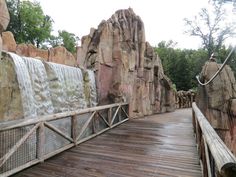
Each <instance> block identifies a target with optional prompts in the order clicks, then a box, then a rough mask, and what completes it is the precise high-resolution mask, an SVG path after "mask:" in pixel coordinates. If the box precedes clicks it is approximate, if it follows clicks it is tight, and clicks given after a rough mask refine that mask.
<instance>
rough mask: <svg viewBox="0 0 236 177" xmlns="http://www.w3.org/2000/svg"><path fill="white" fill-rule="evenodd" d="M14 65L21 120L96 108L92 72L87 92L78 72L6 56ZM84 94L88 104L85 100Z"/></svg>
mask: <svg viewBox="0 0 236 177" xmlns="http://www.w3.org/2000/svg"><path fill="white" fill-rule="evenodd" d="M9 54H10V56H11V58H12V59H13V62H14V68H15V72H16V75H17V80H18V85H19V89H20V93H21V99H22V106H23V111H24V117H25V118H27V117H36V116H38V115H46V114H52V113H58V112H64V111H71V110H78V109H83V108H86V107H91V106H95V105H96V104H97V103H96V99H97V98H96V95H97V94H96V84H95V78H94V73H93V71H89V70H86V71H85V72H86V73H87V75H88V82H87V83H88V85H89V86H88V87H89V89H88V90H87V91H85V90H84V84H85V82H84V78H83V74H82V71H81V69H79V68H75V67H70V66H65V65H61V64H56V63H50V62H43V61H41V60H38V59H34V58H28V57H20V56H18V55H16V54H13V53H9ZM85 92H86V94H87V95H89V100H87V99H85Z"/></svg>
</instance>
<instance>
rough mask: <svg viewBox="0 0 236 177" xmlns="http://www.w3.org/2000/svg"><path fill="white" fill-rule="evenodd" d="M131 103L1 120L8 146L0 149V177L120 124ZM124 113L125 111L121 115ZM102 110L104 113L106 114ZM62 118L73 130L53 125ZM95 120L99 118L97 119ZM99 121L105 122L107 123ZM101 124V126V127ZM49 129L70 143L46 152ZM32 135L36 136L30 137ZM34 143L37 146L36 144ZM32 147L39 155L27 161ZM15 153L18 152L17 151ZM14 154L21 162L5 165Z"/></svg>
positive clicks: (1, 132) (0, 133)
mask: <svg viewBox="0 0 236 177" xmlns="http://www.w3.org/2000/svg"><path fill="white" fill-rule="evenodd" d="M128 106H129V105H128V103H115V104H110V105H105V106H97V107H93V108H87V109H83V110H79V111H70V112H64V113H58V114H53V115H47V116H42V117H37V118H35V119H27V120H19V121H12V122H8V123H1V125H0V135H1V137H3V138H6V140H7V141H5V140H3V141H2V142H1V143H2V144H3V145H2V146H1V148H5V149H0V151H2V152H4V154H1V156H0V177H5V176H9V175H12V174H14V173H16V172H18V171H20V170H23V169H25V168H28V167H30V166H32V165H35V164H36V163H39V162H43V161H44V160H46V159H48V158H50V157H52V156H54V155H56V154H58V153H60V152H62V151H65V150H67V149H69V148H71V147H73V146H76V145H78V144H80V143H82V142H85V141H87V140H89V139H91V138H93V137H95V136H98V135H100V134H101V133H103V132H105V131H107V130H109V129H111V128H113V127H115V126H118V125H119V124H121V123H123V122H125V121H127V120H128V119H129V115H128V109H129V108H128ZM112 108H116V111H112ZM126 108H127V109H126ZM121 112H123V113H124V114H123V116H122V117H121ZM86 113H87V115H86V116H88V118H87V120H86V121H81V122H80V125H79V120H80V118H82V117H84V116H81V115H82V114H86ZM102 113H104V115H103V114H102ZM79 115H80V116H79ZM117 117H118V118H117ZM111 118H112V119H111ZM60 119H66V120H67V122H70V124H69V126H70V127H67V129H68V128H69V129H70V130H71V132H70V133H68V132H66V131H65V132H64V131H62V130H61V129H60V128H58V127H57V126H55V125H54V124H53V122H52V121H54V120H60ZM95 119H96V120H98V121H96V122H95V121H94V120H95ZM99 122H103V124H104V125H103V124H100V123H99ZM95 124H96V125H95ZM29 125H30V126H29ZM90 125H92V131H89V129H90V128H91V127H90ZM99 125H102V126H100V127H99ZM46 130H50V131H51V133H52V132H53V133H54V135H59V137H58V138H57V139H54V140H53V141H58V142H60V141H65V140H66V141H67V143H65V144H61V145H60V147H54V148H53V149H50V150H49V151H47V152H46V151H45V150H46V146H47V143H50V141H51V140H50V139H47V138H45V137H46V136H47V135H48V134H50V133H49V132H48V131H46ZM22 131H24V136H23V137H19V136H18V137H16V136H17V134H18V132H22ZM16 132H17V133H16ZM9 137H10V138H9ZM30 137H31V138H33V139H32V140H31V139H30ZM34 138H35V139H34ZM35 144H36V146H35V147H34V145H35ZM52 144H53V143H52ZM31 145H33V147H32V148H29V147H30V146H31ZM20 147H22V148H24V150H22V149H20ZM31 150H32V151H35V153H36V156H35V157H33V156H32V159H31V160H30V161H27V162H24V161H23V160H22V159H21V158H22V157H21V156H25V155H26V156H27V154H28V153H29V151H31ZM15 152H18V153H16V154H15ZM21 153H22V154H21ZM14 154H15V155H16V156H17V157H16V158H17V159H18V160H19V162H17V166H11V164H10V165H9V163H8V164H7V165H6V162H7V161H8V160H11V159H10V158H11V157H12V156H13V155H14ZM20 160H22V161H20ZM10 162H12V161H10ZM4 165H5V166H4Z"/></svg>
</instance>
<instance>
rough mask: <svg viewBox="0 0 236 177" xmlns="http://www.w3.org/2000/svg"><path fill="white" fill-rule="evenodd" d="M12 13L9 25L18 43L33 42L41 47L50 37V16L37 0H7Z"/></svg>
mask: <svg viewBox="0 0 236 177" xmlns="http://www.w3.org/2000/svg"><path fill="white" fill-rule="evenodd" d="M7 5H8V8H9V13H10V18H11V20H10V23H9V26H8V29H7V30H9V31H11V32H12V33H13V34H14V36H15V39H16V41H17V42H18V43H23V42H25V43H32V44H34V45H35V46H37V47H39V46H40V45H41V44H42V43H43V42H45V41H46V40H47V39H49V37H50V35H51V31H52V22H53V20H52V19H51V17H50V16H48V15H45V14H44V13H43V10H42V8H41V6H40V4H39V3H38V2H36V1H34V2H31V1H20V0H17V1H15V0H7Z"/></svg>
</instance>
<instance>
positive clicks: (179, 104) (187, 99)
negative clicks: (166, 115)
mask: <svg viewBox="0 0 236 177" xmlns="http://www.w3.org/2000/svg"><path fill="white" fill-rule="evenodd" d="M195 97H196V91H193V90H188V91H183V90H179V91H178V92H177V93H176V108H178V109H180V108H191V107H192V103H193V102H194V101H195Z"/></svg>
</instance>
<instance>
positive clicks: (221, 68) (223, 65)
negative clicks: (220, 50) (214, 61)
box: [196, 47, 236, 86]
mask: <svg viewBox="0 0 236 177" xmlns="http://www.w3.org/2000/svg"><path fill="white" fill-rule="evenodd" d="M235 49H236V47H233V48H232V50H231V51H230V53H229V55H228V56H227V58H226V59H225V61H224V63H223V64H222V65H221V67H220V69H218V71H217V72H216V73H215V74H214V75H213V76H212V78H211V79H210V80H209V81H207V82H206V83H202V82H201V81H200V79H199V75H197V76H196V79H197V81H198V83H199V84H200V85H201V86H205V85H208V84H209V83H211V82H212V81H213V80H214V79H215V78H216V76H217V75H218V74H219V73H220V72H221V71H222V70H223V68H224V67H225V65H226V63H227V62H228V60H229V58H230V56H231V55H232V53H233V52H234V50H235Z"/></svg>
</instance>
